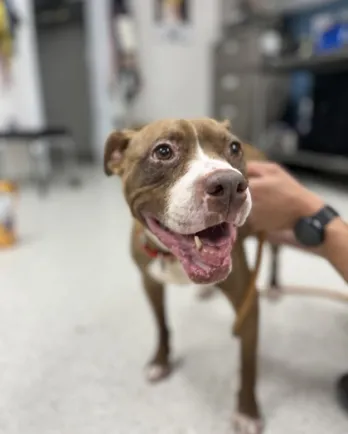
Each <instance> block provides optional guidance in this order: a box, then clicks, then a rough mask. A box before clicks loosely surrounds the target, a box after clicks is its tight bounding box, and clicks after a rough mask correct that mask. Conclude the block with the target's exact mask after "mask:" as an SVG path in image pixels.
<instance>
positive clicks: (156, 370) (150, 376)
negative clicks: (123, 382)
mask: <svg viewBox="0 0 348 434" xmlns="http://www.w3.org/2000/svg"><path fill="white" fill-rule="evenodd" d="M169 374H170V366H169V365H168V366H166V365H156V364H151V365H149V366H147V367H146V379H147V381H149V382H150V383H156V382H157V381H160V380H163V379H164V378H166V377H168V375H169Z"/></svg>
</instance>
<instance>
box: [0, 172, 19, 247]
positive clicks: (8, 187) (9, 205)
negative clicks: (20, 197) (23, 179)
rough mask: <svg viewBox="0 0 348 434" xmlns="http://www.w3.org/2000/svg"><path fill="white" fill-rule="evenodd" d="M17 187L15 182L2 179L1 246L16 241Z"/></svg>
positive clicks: (0, 182) (0, 209) (0, 198)
mask: <svg viewBox="0 0 348 434" xmlns="http://www.w3.org/2000/svg"><path fill="white" fill-rule="evenodd" d="M16 193H17V187H16V185H15V184H14V183H13V182H10V181H5V180H0V248H1V247H9V246H12V245H14V244H15V243H16V241H17V237H16V232H15V200H16Z"/></svg>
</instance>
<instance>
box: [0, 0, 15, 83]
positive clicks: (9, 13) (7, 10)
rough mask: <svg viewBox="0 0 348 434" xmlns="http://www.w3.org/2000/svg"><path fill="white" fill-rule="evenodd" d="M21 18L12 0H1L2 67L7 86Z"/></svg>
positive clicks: (0, 59) (0, 39)
mask: <svg viewBox="0 0 348 434" xmlns="http://www.w3.org/2000/svg"><path fill="white" fill-rule="evenodd" d="M18 25H19V18H18V15H17V13H16V11H15V8H14V5H13V4H12V2H11V1H10V0H0V66H1V72H2V75H3V79H4V81H5V83H6V84H9V83H10V81H11V66H12V59H13V56H14V53H15V38H16V34H17V28H18Z"/></svg>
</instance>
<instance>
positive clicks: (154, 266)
mask: <svg viewBox="0 0 348 434" xmlns="http://www.w3.org/2000/svg"><path fill="white" fill-rule="evenodd" d="M148 272H149V274H150V276H151V277H152V278H153V279H155V280H156V281H157V282H159V283H163V284H167V285H168V284H173V285H192V282H191V280H190V279H189V278H188V276H187V274H186V273H185V270H184V268H183V266H182V265H181V263H180V261H177V260H175V259H174V260H173V259H170V260H168V259H165V258H161V257H158V258H155V259H153V260H152V261H151V262H150V264H149V266H148Z"/></svg>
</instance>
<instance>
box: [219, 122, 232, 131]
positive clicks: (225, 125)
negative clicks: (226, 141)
mask: <svg viewBox="0 0 348 434" xmlns="http://www.w3.org/2000/svg"><path fill="white" fill-rule="evenodd" d="M221 125H222V126H223V127H224V128H226V130H229V131H231V129H232V125H231V121H229V120H228V119H225V120H224V121H222V122H221Z"/></svg>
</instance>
